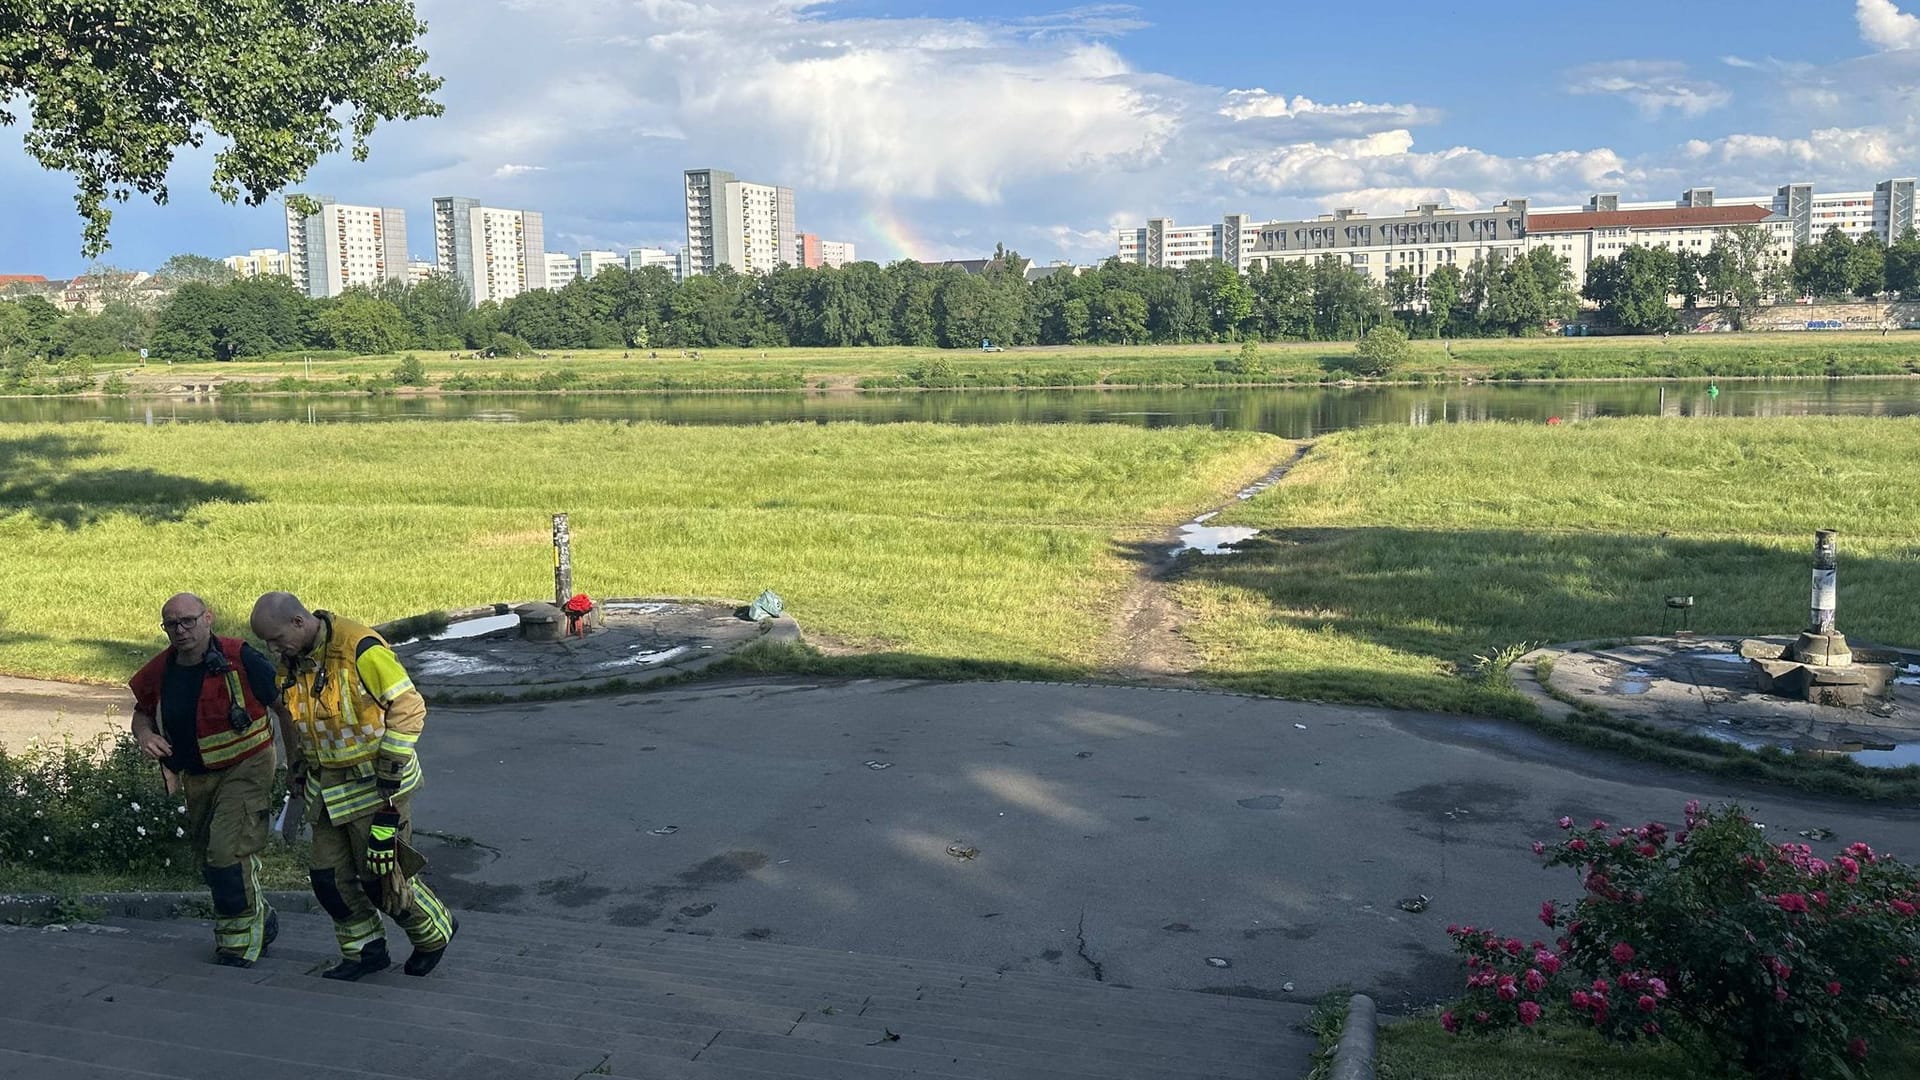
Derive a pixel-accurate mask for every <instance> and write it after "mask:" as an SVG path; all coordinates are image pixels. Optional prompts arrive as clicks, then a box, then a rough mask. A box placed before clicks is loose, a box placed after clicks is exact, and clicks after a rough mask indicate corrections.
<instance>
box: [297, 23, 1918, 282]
mask: <svg viewBox="0 0 1920 1080" xmlns="http://www.w3.org/2000/svg"><path fill="white" fill-rule="evenodd" d="M418 6H419V8H420V10H421V11H422V14H423V16H424V17H425V18H427V19H428V21H429V23H430V24H431V26H432V30H431V32H430V34H429V38H428V41H427V46H428V49H429V51H430V53H431V55H433V57H434V58H435V61H434V69H435V71H436V73H438V74H441V75H443V76H445V77H446V78H447V80H448V82H447V87H446V90H445V91H444V92H443V94H442V97H443V99H444V100H445V102H446V104H447V114H446V116H445V117H443V118H441V119H438V120H434V121H428V122H420V123H416V124H410V125H406V126H405V127H404V128H399V129H389V130H386V131H383V132H382V133H381V134H380V135H379V136H376V138H377V139H378V140H380V141H379V144H378V145H377V146H376V148H375V153H374V158H373V162H372V163H371V165H369V166H362V167H355V168H354V171H351V172H349V171H347V170H346V169H344V168H342V169H341V170H340V172H339V174H338V175H339V176H340V177H342V178H344V182H342V180H339V179H334V178H332V177H321V178H320V179H321V180H322V181H323V182H324V183H325V184H326V188H325V189H328V190H337V191H341V192H343V193H345V192H346V191H347V190H348V188H349V185H353V186H354V187H355V188H357V189H359V190H355V191H354V194H355V195H356V196H363V197H368V198H374V197H379V198H384V199H393V200H398V201H399V203H400V204H401V205H412V204H414V203H416V202H424V200H425V199H426V198H428V197H431V196H432V195H440V194H470V195H475V196H477V197H480V198H483V199H493V200H501V202H499V203H498V204H499V205H508V206H526V207H529V208H532V209H539V210H543V211H545V212H546V214H547V220H548V235H549V236H550V237H551V238H553V239H554V240H555V241H556V242H561V241H564V242H565V243H567V244H573V243H576V242H577V243H579V244H581V245H582V246H587V245H591V246H598V247H613V248H619V247H624V246H627V245H629V244H634V243H646V244H650V245H657V244H662V243H664V244H666V245H668V246H677V244H678V242H679V240H678V237H679V236H680V233H681V228H682V226H681V221H680V214H681V207H682V199H681V195H680V172H681V170H683V169H687V168H699V167H713V168H724V169H730V170H732V171H733V172H735V173H737V174H738V175H740V176H742V177H746V178H749V179H753V180H759V181H763V182H776V183H781V184H786V185H788V186H791V187H793V188H795V189H796V193H797V202H798V210H799V218H800V224H801V227H802V228H804V229H806V230H807V231H811V232H818V233H820V234H822V235H826V236H832V237H836V238H844V239H848V240H852V241H855V242H856V243H858V244H859V245H860V250H861V254H862V255H864V256H867V257H869V258H879V259H888V258H894V257H898V256H901V255H913V256H921V257H934V256H953V255H967V254H978V253H979V252H980V251H983V250H991V248H992V245H993V243H994V242H995V241H996V240H999V241H1005V242H1006V243H1008V244H1009V245H1011V246H1014V247H1017V248H1018V249H1019V250H1021V251H1022V252H1023V253H1026V254H1028V255H1032V256H1036V257H1039V258H1041V259H1043V260H1044V259H1046V258H1050V257H1055V256H1058V255H1070V256H1072V257H1074V258H1097V257H1099V256H1101V255H1104V254H1106V253H1107V252H1108V251H1109V250H1110V249H1111V243H1112V240H1111V237H1112V230H1113V229H1114V228H1115V227H1118V226H1122V225H1131V224H1134V223H1138V222H1141V221H1144V220H1145V219H1146V218H1148V217H1154V216H1171V217H1175V218H1177V219H1182V220H1193V221H1202V222H1204V221H1209V220H1218V219H1219V217H1220V215H1221V214H1223V213H1226V212H1241V211H1244V212H1247V213H1251V214H1253V215H1254V216H1255V217H1256V218H1269V217H1272V218H1282V217H1288V216H1294V215H1311V214H1313V213H1316V212H1319V211H1320V210H1323V209H1327V208H1331V207H1335V206H1348V205H1352V206H1357V207H1360V208H1362V209H1367V210H1370V211H1374V212H1380V211H1386V210H1404V209H1406V208H1407V207H1409V206H1412V205H1414V204H1416V203H1420V202H1430V201H1439V202H1443V203H1451V204H1453V205H1455V206H1462V207H1469V206H1490V205H1494V204H1497V203H1498V202H1500V201H1501V200H1502V199H1506V198H1509V197H1518V196H1523V197H1530V198H1532V199H1534V200H1535V203H1536V205H1539V204H1546V205H1551V204H1555V203H1561V202H1582V201H1584V200H1585V198H1586V197H1587V195H1589V194H1591V193H1592V192H1594V191H1596V190H1604V191H1616V190H1617V191H1620V192H1621V193H1622V194H1624V195H1627V196H1628V197H1661V196H1667V197H1670V196H1671V193H1672V192H1677V191H1678V190H1680V189H1681V188H1684V187H1686V186H1690V185H1693V184H1716V185H1718V186H1720V187H1722V188H1724V189H1733V188H1742V189H1745V188H1747V187H1749V186H1751V188H1752V190H1771V189H1772V187H1774V186H1777V185H1778V184H1780V183H1784V182H1786V181H1787V179H1806V178H1812V179H1815V180H1816V181H1817V182H1826V181H1827V180H1828V179H1829V178H1832V179H1845V180H1846V181H1847V182H1849V183H1853V182H1858V180H1859V179H1860V178H1859V177H1858V176H1857V174H1858V173H1860V172H1861V171H1873V170H1883V169H1885V168H1888V167H1890V166H1886V165H1882V164H1880V163H1882V162H1888V161H1890V160H1910V159H1911V158H1913V157H1915V156H1920V155H1916V154H1914V153H1912V152H1911V151H1912V149H1913V148H1915V147H1920V139H1914V138H1910V137H1909V136H1908V132H1909V131H1910V130H1911V129H1912V128H1913V127H1914V126H1915V125H1916V123H1920V121H1915V120H1913V119H1912V118H1913V117H1914V116H1917V115H1920V100H1917V99H1916V97H1915V96H1913V92H1912V91H1911V88H1912V87H1914V86H1916V85H1920V78H1917V77H1915V71H1914V70H1913V69H1920V54H1915V56H1914V58H1913V59H1912V60H1911V61H1910V60H1908V59H1907V57H1908V54H1906V53H1901V52H1897V51H1896V52H1886V53H1880V54H1877V55H1875V56H1873V57H1867V58H1863V59H1862V60H1861V61H1859V62H1857V64H1867V63H1869V62H1871V63H1872V65H1874V66H1872V67H1863V66H1855V67H1851V68H1850V67H1846V66H1845V65H1830V66H1827V67H1815V66H1813V65H1808V64H1804V63H1796V62H1792V61H1784V60H1776V59H1773V58H1767V59H1764V60H1760V59H1745V58H1741V57H1726V58H1724V59H1723V62H1724V64H1725V65H1726V70H1727V71H1729V73H1730V74H1729V76H1728V78H1729V79H1730V80H1732V79H1735V78H1747V77H1749V76H1747V74H1746V71H1747V70H1752V69H1758V70H1759V71H1761V72H1762V73H1763V74H1764V75H1767V76H1770V77H1777V79H1778V83H1779V85H1780V86H1781V87H1784V88H1785V89H1786V90H1787V91H1788V92H1786V93H1778V92H1771V93H1769V94H1767V95H1764V96H1761V95H1752V96H1751V100H1747V99H1745V98H1743V100H1742V102H1741V105H1742V106H1743V107H1744V108H1743V111H1742V113H1741V120H1740V123H1739V125H1738V126H1737V127H1736V128H1734V130H1735V131H1737V132H1742V133H1743V134H1725V132H1724V129H1723V130H1722V131H1721V132H1712V131H1700V132H1698V133H1697V134H1695V137H1694V138H1692V139H1689V140H1687V141H1685V142H1683V143H1679V144H1674V145H1668V146H1664V147H1658V148H1654V149H1651V150H1645V149H1642V148H1639V147H1635V148H1633V149H1631V150H1630V151H1628V150H1625V149H1624V148H1622V149H1616V148H1612V147H1607V146H1594V145H1592V144H1591V143H1584V144H1583V143H1581V142H1578V141H1574V140H1573V139H1564V137H1563V136H1554V135H1551V134H1547V135H1541V134H1539V133H1537V132H1509V133H1506V134H1505V135H1503V136H1502V137H1503V138H1504V139H1505V140H1506V141H1505V143H1504V144H1503V145H1500V146H1498V147H1490V146H1486V145H1455V144H1454V143H1455V139H1456V137H1454V136H1448V137H1446V138H1436V136H1435V134H1434V128H1435V127H1436V125H1438V124H1439V123H1440V122H1441V121H1442V120H1444V119H1445V117H1444V115H1443V114H1442V112H1441V110H1440V109H1439V108H1437V107H1436V106H1435V105H1434V104H1433V103H1428V102H1372V101H1352V100H1323V99H1322V98H1324V97H1325V95H1322V96H1321V97H1315V96H1313V95H1312V94H1310V93H1291V92H1289V93H1280V92H1272V91H1269V90H1267V89H1265V88H1262V87H1260V86H1258V85H1255V86H1252V87H1246V86H1244V85H1243V86H1242V87H1238V88H1236V87H1231V86H1212V85H1206V84H1204V83H1200V82H1196V81H1192V80H1188V79H1182V78H1177V77H1173V76H1170V75H1165V74H1160V73H1157V72H1154V71H1150V70H1143V69H1142V68H1141V66H1140V65H1139V64H1138V63H1137V62H1135V60H1133V59H1132V57H1133V55H1134V53H1133V51H1132V50H1131V49H1130V48H1129V47H1128V40H1127V35H1128V34H1130V33H1132V32H1133V31H1135V30H1137V29H1138V28H1139V26H1140V19H1139V15H1138V13H1137V12H1136V11H1135V10H1134V9H1132V8H1127V7H1120V6H1116V5H1096V6H1092V7H1081V8H1074V9H1071V10H1067V11H1064V12H1059V13H1055V14H1036V15H1032V16H1027V17H1021V18H1007V19H995V18H990V17H984V16H980V17H965V18H936V17H918V18H899V19H889V18H877V17H867V16H861V15H849V14H844V13H846V12H848V11H849V10H850V9H853V8H854V7H855V5H852V4H843V3H840V2H838V0H481V2H474V0H419V3H418ZM871 6H872V5H868V4H861V5H858V7H859V8H860V9H869V8H870V7H871ZM1894 14H1895V15H1899V13H1898V12H1897V10H1896V11H1895V12H1894ZM1900 18H1906V16H1900ZM501 41H511V42H513V43H515V47H516V50H517V52H518V55H517V59H516V62H515V63H514V64H512V65H504V66H503V65H501V64H500V63H499V62H498V57H499V53H498V44H499V42H501ZM1570 78H1572V80H1573V84H1572V88H1575V89H1577V90H1579V91H1580V92H1583V93H1590V94H1604V95H1615V96H1618V97H1621V98H1623V99H1625V100H1627V101H1629V102H1631V103H1632V104H1633V105H1634V106H1635V107H1637V108H1638V109H1640V110H1641V111H1642V112H1643V114H1645V115H1648V116H1654V117H1667V118H1699V117H1702V116H1703V115H1711V114H1712V111H1713V110H1715V109H1718V108H1720V107H1721V106H1724V105H1727V104H1729V99H1730V97H1731V95H1730V93H1729V92H1728V91H1727V90H1726V89H1725V88H1723V87H1721V86H1719V85H1718V84H1717V83H1714V82H1711V81H1708V80H1705V79H1700V78H1697V77H1694V76H1692V75H1691V74H1689V72H1688V70H1687V69H1686V68H1685V67H1684V66H1683V65H1679V64H1676V63H1672V62H1660V61H1636V62H1625V63H1614V64H1608V65H1604V66H1599V67H1591V68H1583V69H1579V70H1578V71H1576V72H1575V73H1573V74H1572V75H1571V76H1570ZM1289 89H1290V90H1291V89H1294V88H1289ZM1298 89H1300V90H1311V89H1312V87H1311V86H1310V85H1302V86H1300V87H1298ZM1468 100H1470V99H1468ZM1767 110H1771V111H1772V112H1773V115H1772V116H1770V117H1765V116H1761V115H1759V114H1760V113H1762V112H1764V111H1767ZM1568 130H1576V131H1577V130H1578V127H1577V125H1572V126H1569V128H1568ZM1745 133H1750V134H1745ZM1549 139H1551V140H1553V141H1547V140H1549ZM1563 139H1564V141H1563ZM1769 139H1772V140H1775V141H1774V142H1768V141H1766V140H1769ZM1822 154H1831V155H1832V158H1831V161H1830V162H1822V161H1821V160H1820V157H1821V155H1822ZM1902 154H1904V155H1906V156H1905V158H1901V157H1900V155H1902ZM1890 155H1891V157H1890ZM503 162H506V163H528V164H506V165H503V164H502V163H503ZM530 163H538V164H537V165H535V164H530ZM333 167H334V166H329V167H328V168H333ZM1782 174H1792V175H1790V176H1785V175H1782ZM1883 175H1884V172H1883ZM428 188H432V190H427V189H428ZM366 189H372V190H366Z"/></svg>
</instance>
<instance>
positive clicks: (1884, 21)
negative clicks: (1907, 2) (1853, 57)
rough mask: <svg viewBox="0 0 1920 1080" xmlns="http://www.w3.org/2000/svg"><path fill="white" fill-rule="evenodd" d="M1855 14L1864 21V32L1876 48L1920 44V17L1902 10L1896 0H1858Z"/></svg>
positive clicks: (1862, 24) (1854, 7) (1862, 23)
mask: <svg viewBox="0 0 1920 1080" xmlns="http://www.w3.org/2000/svg"><path fill="white" fill-rule="evenodd" d="M1853 18H1854V21H1855V22H1858V23H1859V24H1860V36H1861V37H1862V38H1863V39H1865V40H1866V42H1867V44H1869V45H1872V46H1874V47H1876V48H1879V49H1884V50H1892V49H1911V48H1914V47H1915V46H1920V18H1916V17H1914V16H1912V15H1909V14H1907V13H1906V12H1904V11H1901V10H1900V8H1899V5H1897V4H1895V3H1894V2H1893V0H1856V2H1855V3H1854V5H1853Z"/></svg>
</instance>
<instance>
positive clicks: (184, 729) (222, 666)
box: [127, 593, 279, 967]
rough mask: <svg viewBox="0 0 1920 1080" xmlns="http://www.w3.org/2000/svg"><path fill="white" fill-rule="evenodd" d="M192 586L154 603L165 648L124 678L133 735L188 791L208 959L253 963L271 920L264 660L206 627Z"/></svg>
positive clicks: (208, 615) (274, 692)
mask: <svg viewBox="0 0 1920 1080" xmlns="http://www.w3.org/2000/svg"><path fill="white" fill-rule="evenodd" d="M213 621H214V612H213V609H212V608H210V607H208V606H207V604H206V602H205V601H203V600H201V599H200V598H199V597H197V596H195V595H193V594H192V593H181V594H179V595H178V596H175V597H173V598H172V599H170V600H168V601H167V602H166V604H164V605H163V606H162V607H161V608H160V628H161V629H162V630H164V631H166V635H167V642H168V645H167V648H166V649H164V650H163V651H161V653H160V654H159V655H157V656H155V657H154V658H153V659H152V660H149V661H148V662H147V663H146V665H145V666H144V667H142V668H141V669H140V670H139V672H138V673H136V674H135V675H134V677H133V678H132V679H131V680H129V681H128V684H127V685H128V686H129V687H130V688H131V689H132V690H133V738H134V741H135V742H136V743H138V744H139V745H140V749H141V751H142V752H144V753H145V754H146V755H147V756H148V757H150V758H152V759H154V760H155V761H158V762H160V765H161V767H162V768H163V769H165V770H166V773H167V778H168V789H169V790H170V791H171V790H172V789H173V787H174V784H175V782H176V781H177V783H178V785H179V787H180V788H181V789H182V790H183V791H184V792H185V794H186V797H187V824H186V829H187V835H188V839H189V843H190V844H191V845H192V848H193V855H194V859H195V860H196V861H197V862H198V863H199V864H200V871H201V875H202V876H203V877H204V878H205V879H206V882H207V888H208V890H209V891H211V892H212V894H213V914H214V919H213V938H214V954H213V958H214V962H215V963H219V964H226V965H229V966H231V967H252V966H253V963H254V961H256V960H258V959H259V958H260V953H261V951H262V950H264V949H265V948H266V947H267V945H269V944H270V943H272V941H273V938H274V935H275V934H276V933H277V932H278V930H279V920H278V918H277V917H275V915H274V913H273V909H272V908H271V907H269V906H268V905H267V902H266V899H265V898H264V897H262V896H261V895H260V890H259V887H258V882H259V874H260V852H261V850H262V849H264V848H265V847H266V846H267V818H268V815H270V814H271V813H272V810H273V807H272V798H273V771H274V754H273V727H272V725H271V724H269V723H268V720H267V716H268V712H269V710H271V709H272V708H273V707H274V706H275V705H277V704H278V701H279V691H278V688H277V687H276V686H275V685H274V677H273V664H272V663H271V662H269V661H268V660H267V658H266V657H265V656H263V655H261V653H260V652H259V650H257V649H255V648H254V647H253V646H251V645H248V644H246V643H244V642H242V641H241V640H240V639H239V638H230V637H219V636H217V635H215V634H214V632H213Z"/></svg>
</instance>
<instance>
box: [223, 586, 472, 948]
mask: <svg viewBox="0 0 1920 1080" xmlns="http://www.w3.org/2000/svg"><path fill="white" fill-rule="evenodd" d="M253 632H254V635H255V636H257V637H258V638H259V639H260V640H261V641H263V642H265V643H266V644H267V646H268V647H269V648H271V649H272V650H273V651H274V652H276V653H278V654H279V655H280V663H281V666H282V669H283V671H284V673H285V678H284V679H283V680H282V685H283V686H285V687H286V689H287V704H286V711H287V714H288V717H289V722H288V726H287V730H288V732H289V734H288V737H287V742H288V747H287V758H288V767H287V786H288V789H289V790H290V791H291V792H292V793H293V794H294V797H295V798H299V799H301V800H302V801H303V802H304V803H305V804H306V810H307V820H308V821H309V822H311V823H312V825H313V864H312V867H313V871H312V872H313V894H314V897H315V898H316V899H318V900H319V901H320V906H321V907H323V908H325V909H326V910H327V913H328V914H329V915H332V916H333V929H334V936H335V938H336V939H338V941H339V942H340V956H341V960H340V962H339V963H338V964H335V965H334V966H333V967H331V968H329V969H328V970H327V971H325V972H324V973H323V975H324V976H325V977H326V978H329V979H341V980H346V981H353V980H356V979H360V978H363V977H365V976H367V975H371V974H373V973H375V972H378V971H383V970H385V969H386V968H387V967H388V966H389V965H390V964H391V963H392V962H393V961H392V960H391V958H390V957H389V956H388V954H387V931H386V926H385V925H384V924H383V923H381V921H380V913H381V912H385V913H387V914H388V915H391V916H392V917H393V919H394V921H395V922H397V923H399V924H400V929H402V930H404V931H406V934H407V939H408V940H409V941H411V942H412V943H413V955H412V956H410V957H408V958H407V963H406V968H405V970H406V973H407V974H409V975H425V974H427V973H428V972H430V971H432V970H433V969H434V967H435V966H436V965H437V964H439V963H440V957H441V955H442V954H443V953H444V952H445V951H446V948H447V943H448V942H449V941H451V940H452V939H453V935H454V932H455V931H456V930H458V929H459V926H460V924H459V922H458V921H457V920H455V919H454V918H453V916H452V914H451V913H449V912H448V911H447V909H446V906H445V905H444V904H442V903H441V902H440V898H439V897H437V896H435V895H434V894H433V890H431V889H429V888H427V885H426V883H425V882H423V881H421V880H419V879H418V877H416V876H415V875H416V873H417V871H418V865H417V863H415V864H414V865H411V866H409V865H408V863H409V862H411V861H412V859H417V856H412V858H411V859H410V858H409V856H411V855H412V849H411V848H409V847H407V841H408V840H409V839H410V837H411V836H412V831H413V822H412V820H411V817H410V815H409V804H410V803H411V802H412V796H413V792H414V791H415V790H417V789H418V788H419V786H420V761H419V758H418V757H417V756H416V755H415V753H414V743H415V742H416V741H418V740H419V738H420V732H421V729H422V728H423V727H424V726H425V725H426V719H427V703H426V701H425V700H423V699H422V698H421V697H420V692H419V691H418V690H415V689H414V688H413V680H412V679H410V678H408V677H407V672H406V669H405V668H403V667H401V666H400V660H399V658H398V657H396V656H394V655H393V650H392V649H391V648H388V647H387V643H386V640H385V639H383V638H382V637H381V636H380V635H379V634H377V633H375V632H374V631H373V630H372V628H370V627H368V626H365V625H363V624H361V623H357V622H354V621H353V620H351V619H348V618H345V617H343V616H340V615H335V614H332V613H331V612H326V611H308V610H307V607H306V605H305V604H302V603H301V602H300V600H299V598H297V597H295V596H294V595H293V594H292V593H284V592H274V593H268V594H266V595H265V596H262V597H261V598H260V599H259V601H258V602H257V603H255V604H254V606H253Z"/></svg>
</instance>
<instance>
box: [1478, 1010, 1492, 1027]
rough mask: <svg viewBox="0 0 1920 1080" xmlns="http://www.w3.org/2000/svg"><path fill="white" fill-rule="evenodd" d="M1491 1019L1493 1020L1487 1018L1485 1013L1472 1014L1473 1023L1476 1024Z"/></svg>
mask: <svg viewBox="0 0 1920 1080" xmlns="http://www.w3.org/2000/svg"><path fill="white" fill-rule="evenodd" d="M1491 1019H1493V1017H1491V1016H1488V1015H1487V1014H1486V1012H1485V1011H1481V1012H1477V1013H1474V1014H1473V1022H1474V1023H1476V1024H1484V1023H1486V1022H1487V1021H1489V1020H1491Z"/></svg>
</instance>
